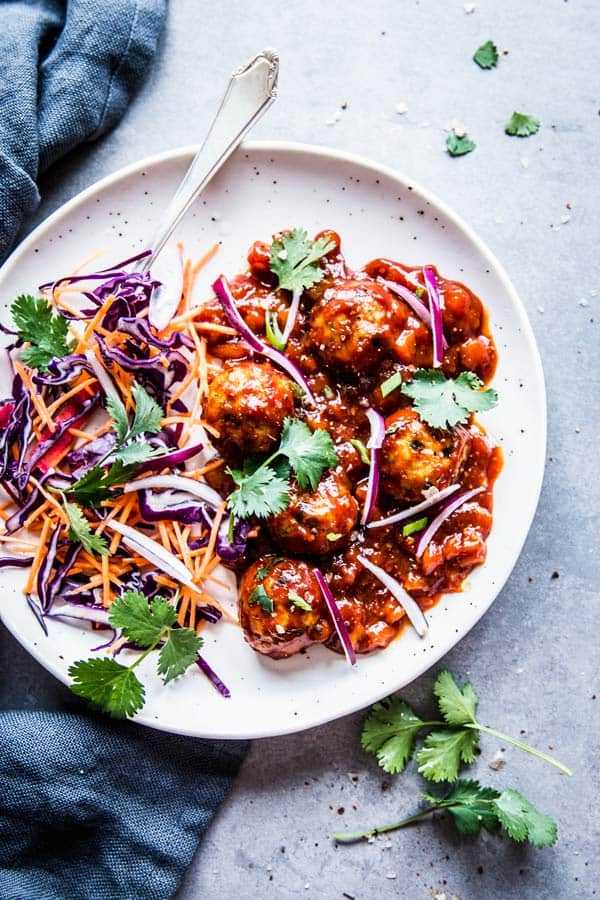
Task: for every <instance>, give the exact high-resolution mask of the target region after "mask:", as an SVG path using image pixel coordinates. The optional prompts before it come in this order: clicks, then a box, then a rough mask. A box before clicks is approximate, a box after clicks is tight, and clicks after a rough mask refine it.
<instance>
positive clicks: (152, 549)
mask: <svg viewBox="0 0 600 900" xmlns="http://www.w3.org/2000/svg"><path fill="white" fill-rule="evenodd" d="M106 527H107V528H110V529H112V531H116V532H117V534H120V535H121V537H122V538H123V543H124V544H126V545H127V546H128V547H129V549H130V550H133V552H134V553H139V554H140V556H143V557H144V559H147V560H148V562H151V563H152V565H154V566H156V568H157V569H160V570H161V571H162V572H164V573H165V574H166V575H169V576H170V577H171V578H175V579H176V580H177V581H180V582H181V583H182V584H184V585H185V586H186V587H189V588H190V590H192V591H195V592H196V593H197V594H201V593H202V591H201V590H200V588H198V587H196V585H195V584H194V577H193V575H192V573H191V572H190V570H189V569H188V568H187V566H185V565H184V564H183V563H182V562H181V560H180V559H177V557H176V556H174V555H173V554H172V553H170V552H169V551H168V550H165V548H164V547H163V545H162V544H159V543H158V541H155V540H154V539H153V538H151V537H148V535H147V534H142V533H141V531H137V530H136V529H135V528H131V527H130V526H129V525H124V524H123V523H122V522H117V521H116V520H115V519H111V521H110V522H108V523H107V526H106Z"/></svg>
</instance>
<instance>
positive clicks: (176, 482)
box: [123, 475, 223, 509]
mask: <svg viewBox="0 0 600 900" xmlns="http://www.w3.org/2000/svg"><path fill="white" fill-rule="evenodd" d="M151 488H171V490H174V491H186V492H187V493H188V494H193V495H194V497H199V498H200V500H204V501H205V502H206V503H209V504H210V505H211V506H214V507H215V509H218V507H219V506H221V504H222V503H223V497H221V495H220V494H217V492H216V491H215V490H214V489H213V488H211V487H209V485H208V484H205V483H204V482H203V481H196V480H195V479H194V478H184V477H183V476H182V475H150V476H149V477H148V478H140V479H138V481H131V482H130V483H129V484H128V485H126V486H125V488H124V489H123V493H125V494H130V493H131V492H132V491H145V490H149V489H151Z"/></svg>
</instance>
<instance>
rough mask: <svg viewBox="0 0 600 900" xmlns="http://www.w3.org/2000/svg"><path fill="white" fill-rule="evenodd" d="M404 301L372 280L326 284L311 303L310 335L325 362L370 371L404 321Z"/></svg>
mask: <svg viewBox="0 0 600 900" xmlns="http://www.w3.org/2000/svg"><path fill="white" fill-rule="evenodd" d="M406 319H407V312H406V308H405V306H404V304H402V303H401V302H400V301H398V300H396V299H395V298H394V297H393V296H392V295H391V294H390V293H389V291H387V290H386V289H385V288H384V287H382V286H381V285H380V284H378V283H377V282H375V281H369V280H365V279H363V280H361V279H355V278H348V279H346V280H345V281H341V280H340V281H337V282H336V284H335V286H334V287H330V288H328V289H327V290H326V291H325V293H324V295H323V300H322V302H321V303H319V304H317V306H315V308H314V310H313V313H312V317H311V326H310V329H311V330H310V338H311V341H312V343H313V344H314V346H315V347H316V349H317V352H318V353H319V355H320V356H321V357H322V359H323V361H324V362H325V363H327V365H329V366H334V367H336V368H339V369H344V370H349V371H352V372H356V373H363V372H366V371H371V370H372V369H373V368H374V367H375V366H376V365H377V364H378V362H379V360H380V357H381V355H382V353H383V351H384V350H385V349H386V348H390V347H391V346H392V345H393V343H394V341H395V340H396V338H397V337H398V335H399V334H400V332H401V330H402V328H403V326H404V325H405V323H406Z"/></svg>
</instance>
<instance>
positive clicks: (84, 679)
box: [69, 657, 146, 719]
mask: <svg viewBox="0 0 600 900" xmlns="http://www.w3.org/2000/svg"><path fill="white" fill-rule="evenodd" d="M69 675H70V676H71V678H72V679H73V683H72V684H71V690H72V691H73V693H74V694H77V696H78V697H83V698H84V700H88V701H89V702H90V703H92V704H93V705H94V706H95V707H98V708H100V709H103V710H104V711H105V712H107V713H110V715H111V716H114V717H115V718H120V719H123V718H125V717H126V716H134V715H135V714H136V712H137V711H138V710H140V709H141V708H142V706H143V705H144V701H145V697H146V692H145V690H144V686H143V684H141V682H139V681H138V679H137V678H136V676H135V674H134V673H133V672H132V670H131V669H128V668H127V667H126V666H122V665H121V664H120V663H118V662H117V661H116V660H115V659H109V658H108V657H102V658H100V657H99V658H96V659H87V660H83V659H81V660H79V661H78V662H76V663H74V664H73V665H72V666H71V667H70V668H69Z"/></svg>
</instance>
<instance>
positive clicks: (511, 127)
mask: <svg viewBox="0 0 600 900" xmlns="http://www.w3.org/2000/svg"><path fill="white" fill-rule="evenodd" d="M541 124H542V123H541V122H540V120H539V119H536V117H535V116H528V115H527V114H526V113H520V112H514V113H513V114H512V116H511V117H510V119H509V120H508V122H507V123H506V125H505V127H504V131H505V133H506V134H510V135H512V136H513V137H529V136H530V135H531V134H536V133H537V132H538V131H539V130H540V126H541Z"/></svg>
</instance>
